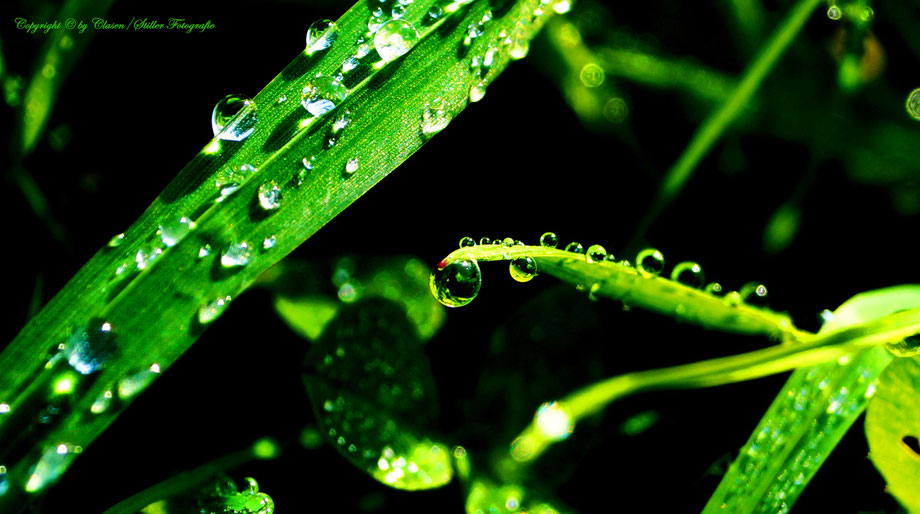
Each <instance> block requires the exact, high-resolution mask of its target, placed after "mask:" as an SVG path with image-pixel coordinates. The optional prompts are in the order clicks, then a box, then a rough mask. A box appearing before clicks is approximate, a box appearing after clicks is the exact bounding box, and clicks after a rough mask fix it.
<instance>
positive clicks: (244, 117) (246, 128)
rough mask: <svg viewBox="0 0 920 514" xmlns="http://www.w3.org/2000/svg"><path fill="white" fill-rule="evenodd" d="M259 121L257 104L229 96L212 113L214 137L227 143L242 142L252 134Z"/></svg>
mask: <svg viewBox="0 0 920 514" xmlns="http://www.w3.org/2000/svg"><path fill="white" fill-rule="evenodd" d="M258 121H259V116H258V111H257V110H256V104H255V103H253V101H252V100H250V99H249V98H247V97H245V96H242V95H227V96H225V97H224V98H223V99H221V100H220V101H219V102H217V105H215V106H214V110H213V111H212V112H211V130H212V131H214V136H215V137H217V138H220V139H223V140H226V141H242V140H244V139H246V138H247V137H249V136H250V134H252V132H253V131H254V130H255V128H256V123H257V122H258Z"/></svg>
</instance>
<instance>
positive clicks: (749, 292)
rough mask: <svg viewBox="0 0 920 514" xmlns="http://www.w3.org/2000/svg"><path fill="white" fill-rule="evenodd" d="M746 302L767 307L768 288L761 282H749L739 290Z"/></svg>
mask: <svg viewBox="0 0 920 514" xmlns="http://www.w3.org/2000/svg"><path fill="white" fill-rule="evenodd" d="M739 293H740V294H741V299H742V300H744V303H747V304H750V305H755V306H758V307H765V306H766V305H767V288H766V286H764V285H763V284H761V283H760V282H748V283H747V284H744V285H743V286H741V290H740V291H739Z"/></svg>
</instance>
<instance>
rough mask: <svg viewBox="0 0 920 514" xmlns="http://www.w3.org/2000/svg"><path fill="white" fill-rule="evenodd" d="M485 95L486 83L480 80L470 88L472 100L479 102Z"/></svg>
mask: <svg viewBox="0 0 920 514" xmlns="http://www.w3.org/2000/svg"><path fill="white" fill-rule="evenodd" d="M484 96H486V83H485V82H483V81H481V80H480V81H479V82H477V83H475V84H473V87H471V88H470V101H471V102H478V101H480V100H482V98H483V97H484Z"/></svg>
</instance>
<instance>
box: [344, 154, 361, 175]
mask: <svg viewBox="0 0 920 514" xmlns="http://www.w3.org/2000/svg"><path fill="white" fill-rule="evenodd" d="M359 165H360V164H359V162H358V158H357V157H355V158H354V159H349V160H348V162H347V163H346V164H345V173H347V174H349V175H351V174H353V173H354V172H356V171H358V166H359Z"/></svg>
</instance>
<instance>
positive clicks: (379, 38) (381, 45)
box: [374, 20, 418, 62]
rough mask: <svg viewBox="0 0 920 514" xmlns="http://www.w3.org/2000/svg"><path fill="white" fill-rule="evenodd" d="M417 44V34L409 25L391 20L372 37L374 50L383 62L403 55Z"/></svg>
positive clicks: (405, 22) (402, 21) (401, 21)
mask: <svg viewBox="0 0 920 514" xmlns="http://www.w3.org/2000/svg"><path fill="white" fill-rule="evenodd" d="M416 42H418V32H417V31H416V30H415V27H413V26H412V24H411V23H409V22H407V21H404V20H391V21H388V22H386V23H384V24H383V25H382V26H381V27H380V29H379V30H378V31H377V33H376V34H375V35H374V48H376V49H377V54H378V55H380V58H381V59H383V60H384V62H390V61H392V60H394V59H396V58H397V57H399V56H401V55H403V54H405V53H406V52H408V51H409V49H411V48H412V47H413V46H414V45H415V43H416Z"/></svg>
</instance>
